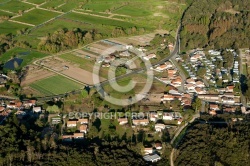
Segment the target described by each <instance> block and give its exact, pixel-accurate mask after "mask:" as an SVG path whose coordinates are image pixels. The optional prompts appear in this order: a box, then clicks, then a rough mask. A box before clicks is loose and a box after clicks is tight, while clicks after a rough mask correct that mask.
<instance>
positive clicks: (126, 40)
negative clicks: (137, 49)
mask: <svg viewBox="0 0 250 166" xmlns="http://www.w3.org/2000/svg"><path fill="white" fill-rule="evenodd" d="M165 32H166V31H165ZM156 33H158V32H155V33H150V34H146V35H140V36H132V37H121V38H115V39H109V40H110V41H112V42H115V43H121V44H124V45H126V44H133V45H135V46H138V45H148V44H149V42H150V41H151V40H152V39H153V38H154V36H155V34H156ZM166 33H167V32H166Z"/></svg>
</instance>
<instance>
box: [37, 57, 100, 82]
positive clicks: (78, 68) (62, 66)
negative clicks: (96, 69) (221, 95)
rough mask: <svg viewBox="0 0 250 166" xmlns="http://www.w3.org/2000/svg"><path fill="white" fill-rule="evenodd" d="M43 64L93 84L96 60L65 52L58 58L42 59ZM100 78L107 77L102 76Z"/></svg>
mask: <svg viewBox="0 0 250 166" xmlns="http://www.w3.org/2000/svg"><path fill="white" fill-rule="evenodd" d="M41 64H42V65H44V66H46V67H48V68H50V69H52V70H54V71H56V72H58V73H61V74H64V75H65V76H67V77H70V78H72V79H75V80H77V81H80V82H82V83H85V84H88V85H93V74H92V71H93V66H94V60H92V61H91V60H87V59H85V58H81V57H79V56H75V55H73V54H64V55H61V56H59V57H56V58H47V59H45V60H42V61H41ZM100 80H101V81H103V80H105V79H104V78H102V77H101V78H100Z"/></svg>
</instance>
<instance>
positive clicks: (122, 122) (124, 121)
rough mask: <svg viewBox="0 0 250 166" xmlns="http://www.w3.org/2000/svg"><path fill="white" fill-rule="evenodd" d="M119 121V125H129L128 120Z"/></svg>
mask: <svg viewBox="0 0 250 166" xmlns="http://www.w3.org/2000/svg"><path fill="white" fill-rule="evenodd" d="M117 120H118V122H119V125H124V124H127V123H128V118H119V119H117Z"/></svg>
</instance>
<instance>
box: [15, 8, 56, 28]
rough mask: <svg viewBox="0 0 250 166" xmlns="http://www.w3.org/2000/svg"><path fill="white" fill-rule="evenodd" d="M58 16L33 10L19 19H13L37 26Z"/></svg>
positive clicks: (44, 11) (53, 13)
mask: <svg viewBox="0 0 250 166" xmlns="http://www.w3.org/2000/svg"><path fill="white" fill-rule="evenodd" d="M58 15H59V13H55V12H51V11H46V10H41V9H34V10H32V11H30V12H28V13H24V14H23V15H22V16H21V17H17V18H14V20H16V21H21V22H26V23H29V24H34V25H37V24H41V23H43V22H45V21H47V20H49V19H51V18H54V17H56V16H58Z"/></svg>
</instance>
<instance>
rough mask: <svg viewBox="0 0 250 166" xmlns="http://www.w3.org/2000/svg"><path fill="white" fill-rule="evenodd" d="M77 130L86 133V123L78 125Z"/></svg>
mask: <svg viewBox="0 0 250 166" xmlns="http://www.w3.org/2000/svg"><path fill="white" fill-rule="evenodd" d="M79 131H80V132H81V133H85V134H86V133H87V131H88V126H87V125H86V124H82V125H81V126H79Z"/></svg>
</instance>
